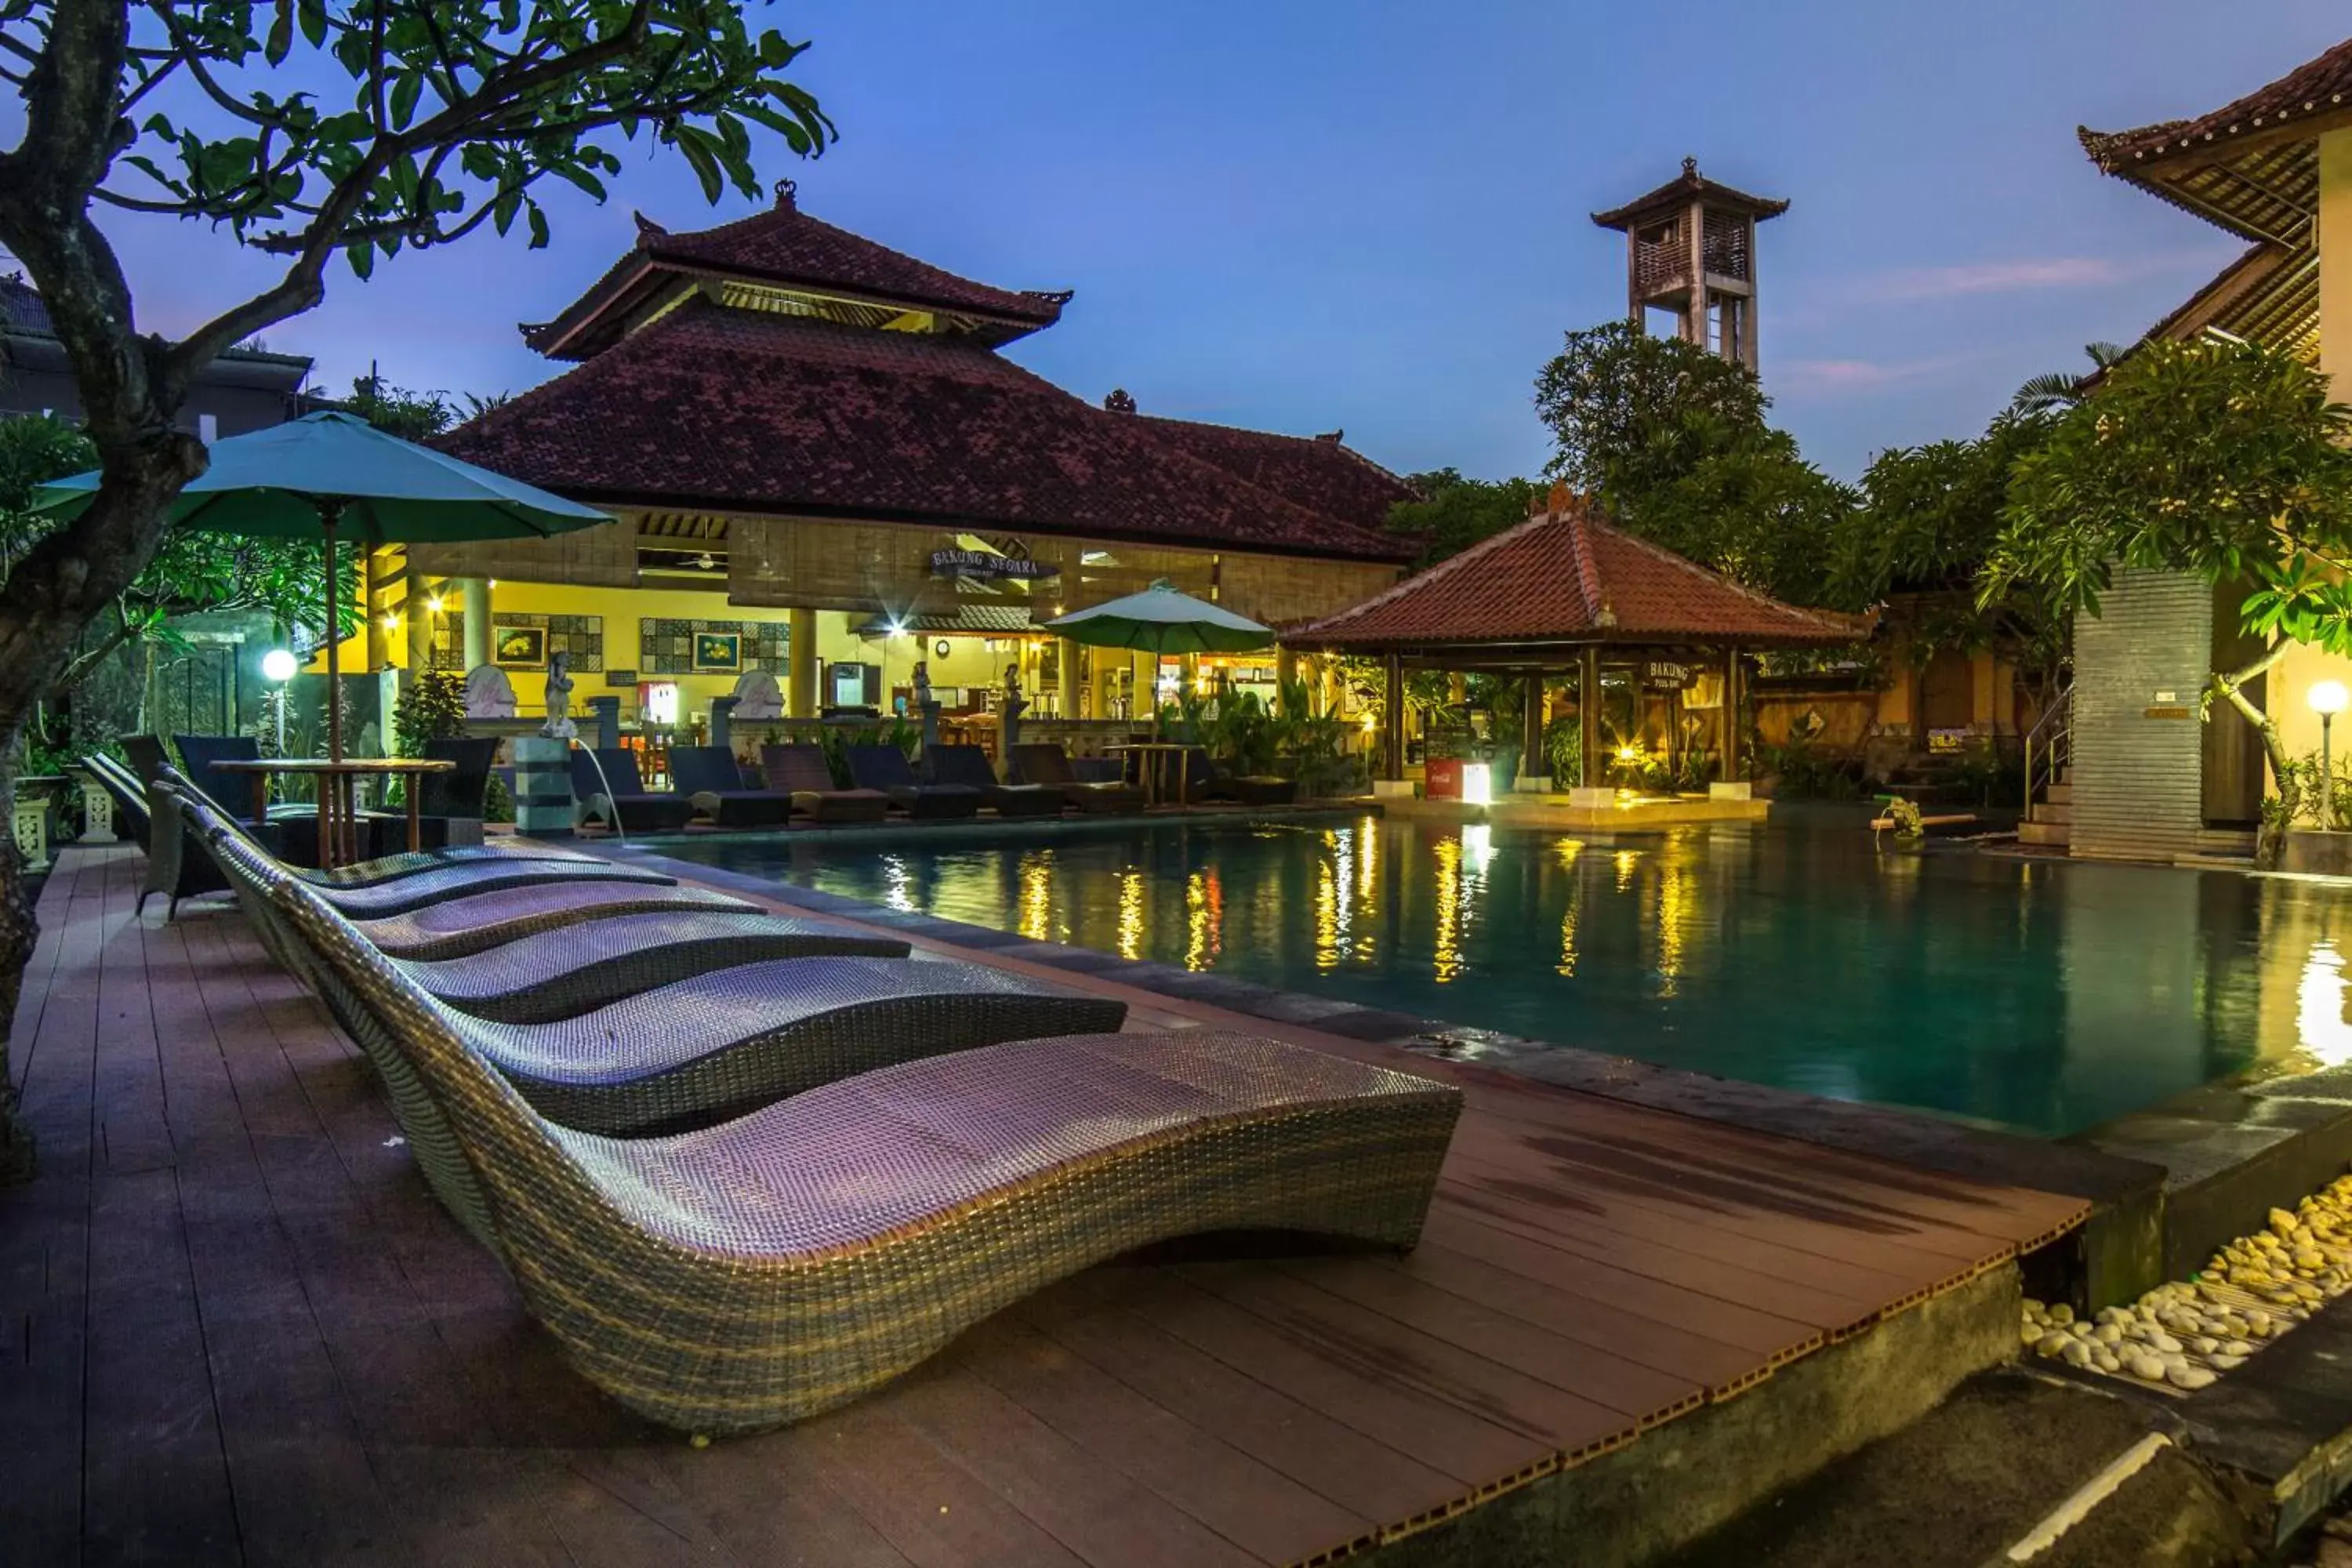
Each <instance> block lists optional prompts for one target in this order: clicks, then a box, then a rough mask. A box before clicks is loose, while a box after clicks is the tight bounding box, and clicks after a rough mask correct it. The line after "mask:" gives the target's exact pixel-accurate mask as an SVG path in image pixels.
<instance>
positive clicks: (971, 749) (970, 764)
mask: <svg viewBox="0 0 2352 1568" xmlns="http://www.w3.org/2000/svg"><path fill="white" fill-rule="evenodd" d="M923 761H924V762H925V763H929V765H930V770H931V777H932V779H933V781H934V782H936V783H939V784H969V785H971V787H972V788H973V789H976V790H978V791H979V792H980V804H981V805H982V806H983V807H986V808H987V809H989V810H992V811H993V812H995V813H996V815H997V816H1061V815H1062V805H1063V802H1062V792H1061V791H1060V790H1057V789H1055V788H1054V787H1053V786H1052V785H1050V784H999V783H997V782H996V770H995V769H994V768H992V767H990V766H989V765H988V753H987V752H983V751H982V750H981V749H980V748H979V747H978V746H933V747H931V748H930V749H929V750H928V751H926V752H924V753H923Z"/></svg>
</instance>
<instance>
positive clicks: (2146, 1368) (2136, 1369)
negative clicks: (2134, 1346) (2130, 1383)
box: [2124, 1351, 2164, 1383]
mask: <svg viewBox="0 0 2352 1568" xmlns="http://www.w3.org/2000/svg"><path fill="white" fill-rule="evenodd" d="M2124 1366H2125V1368H2126V1370H2127V1371H2129V1372H2130V1373H2131V1374H2132V1375H2133V1376H2134V1377H2136V1378H2138V1379H2139V1380H2140V1381H2141V1382H2142V1383H2162V1382H2163V1381H2164V1363H2162V1362H2160V1361H2158V1360H2157V1358H2156V1357H2154V1356H2152V1355H2149V1354H2148V1353H2147V1352H2145V1351H2142V1352H2137V1353H2136V1354H2134V1355H2133V1356H2132V1358H2131V1359H2130V1360H2129V1361H2126V1363H2124Z"/></svg>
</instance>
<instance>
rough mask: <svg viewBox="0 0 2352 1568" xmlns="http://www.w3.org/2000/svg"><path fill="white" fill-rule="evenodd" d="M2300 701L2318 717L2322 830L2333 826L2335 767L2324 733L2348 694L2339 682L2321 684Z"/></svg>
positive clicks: (2350, 694) (2351, 698) (2351, 696)
mask: <svg viewBox="0 0 2352 1568" xmlns="http://www.w3.org/2000/svg"><path fill="white" fill-rule="evenodd" d="M2303 700H2305V702H2308V703H2310V704H2311V710H2312V711H2313V712H2314V713H2316V714H2318V715H2319V826H2320V827H2321V828H2322V830H2326V829H2329V828H2333V827H2334V826H2336V767H2335V763H2334V761H2333V759H2331V758H2330V757H2329V756H2328V750H2329V747H2328V742H2329V740H2330V739H2331V737H2330V736H2329V734H2328V730H2329V728H2330V727H2331V726H2332V725H2333V724H2334V723H2335V722H2336V715H2337V714H2338V713H2341V712H2343V711H2344V708H2345V704H2346V703H2347V702H2352V692H2347V691H2346V690H2345V689H2344V683H2343V682H2342V681H2340V680H2322V681H2319V682H2317V683H2315V685H2314V686H2313V687H2312V689H2310V690H2309V691H2307V692H2305V693H2304V698H2303Z"/></svg>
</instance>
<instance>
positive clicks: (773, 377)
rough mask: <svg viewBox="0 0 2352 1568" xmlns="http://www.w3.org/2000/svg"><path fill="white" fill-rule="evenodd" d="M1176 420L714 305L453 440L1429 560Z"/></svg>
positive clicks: (608, 480)
mask: <svg viewBox="0 0 2352 1568" xmlns="http://www.w3.org/2000/svg"><path fill="white" fill-rule="evenodd" d="M836 232H838V231H836ZM877 248H878V247H877ZM1166 423H1167V422H1165V421H1157V420H1146V419H1139V418H1138V417H1136V416H1133V415H1128V414H1115V413H1111V412H1109V411H1108V410H1105V409H1101V408H1097V407H1095V406H1093V405H1089V404H1087V403H1085V402H1083V401H1081V400H1080V399H1078V398H1076V397H1073V396H1072V395H1069V394H1068V393H1066V392H1064V391H1063V390H1062V389H1061V388H1059V387H1057V386H1055V385H1054V384H1052V383H1050V382H1047V381H1045V380H1044V379H1043V378H1041V377H1039V376H1036V375H1034V374H1031V373H1030V372H1028V371H1025V370H1024V369H1022V368H1021V367H1020V366H1018V365H1016V364H1013V363H1011V362H1010V361H1008V360H1005V359H1003V357H1001V356H1000V355H998V354H996V353H992V352H991V350H990V349H989V348H988V347H987V346H985V344H983V343H982V342H978V341H976V340H974V339H973V338H971V337H970V336H963V335H950V334H942V333H933V332H905V331H876V330H873V329H870V328H865V327H857V326H850V325H844V324H841V323H837V322H834V321H822V320H818V319H814V318H811V317H806V316H793V315H784V314H778V313H774V312H767V311H760V310H731V309H728V308H725V307H723V306H720V305H719V304H717V303H715V302H713V301H711V300H706V299H699V298H698V299H693V300H688V301H686V302H685V303H683V304H681V305H679V306H678V307H677V308H676V309H675V310H670V311H669V312H668V313H667V314H666V315H663V316H661V317H659V318H658V319H657V320H655V321H652V322H650V323H649V324H647V325H646V326H644V327H642V328H641V329H639V330H637V331H634V332H631V333H629V334H628V335H626V336H625V337H622V338H620V339H619V340H618V341H616V342H614V343H613V344H612V346H610V347H608V348H605V349H604V350H603V351H602V352H601V353H597V354H595V355H594V356H593V358H591V359H589V360H588V361H587V362H586V363H583V364H580V365H578V366H576V367H574V368H573V369H572V370H570V371H568V372H567V373H565V374H562V375H561V376H558V377H557V378H556V379H554V380H553V381H551V382H548V383H546V384H543V385H541V386H539V387H537V388H535V389H533V390H531V391H530V392H527V393H524V394H522V395H520V396H518V397H516V398H514V399H513V400H512V401H510V402H509V403H507V404H505V405H501V406H500V407H499V408H496V409H493V410H491V411H490V412H489V413H488V414H485V415H483V416H480V417H479V418H477V419H475V420H473V421H472V422H470V423H468V424H467V425H465V426H461V427H459V428H458V429H457V430H455V431H453V432H451V433H450V434H449V435H448V436H447V437H444V438H443V439H442V441H441V442H440V443H439V444H440V445H441V446H442V447H444V448H445V449H446V450H448V451H450V452H452V453H454V454H455V455H457V456H458V457H461V458H465V459H466V460H467V461H469V462H476V463H480V464H483V465H484V466H486V467H488V468H494V469H496V470H498V471H499V472H501V473H507V474H512V475H513V476H515V477H516V478H517V479H524V480H527V481H529V482H530V483H532V484H536V485H540V486H542V487H545V488H547V489H553V490H557V491H560V492H562V493H564V494H567V495H572V496H575V497H578V498H580V499H583V500H590V501H594V502H598V503H603V504H611V505H615V506H647V507H662V508H677V509H681V510H714V511H724V510H744V511H760V512H770V513H783V514H792V515H797V516H806V517H828V516H830V517H850V518H860V519H869V520H873V521H901V522H936V523H939V524H941V525H945V526H955V527H961V528H969V529H977V530H983V531H1013V532H1031V531H1043V532H1052V533H1060V534H1067V535H1077V536H1082V537H1089V538H1104V539H1118V540H1130V541H1151V542H1169V543H1183V544H1197V545H1205V546H1209V547H1213V548H1217V547H1222V548H1226V549H1235V550H1247V551H1261V552H1270V553H1277V554H1297V555H1322V556H1334V557H1341V558H1350V559H1360V560H1369V561H1402V560H1406V559H1409V558H1410V557H1411V556H1412V553H1413V548H1414V547H1413V544H1412V542H1410V541H1403V540H1399V539H1397V538H1395V537H1393V536H1391V535H1386V534H1383V533H1381V532H1379V531H1377V530H1376V528H1374V527H1369V526H1362V525H1360V523H1359V522H1358V521H1349V520H1345V519H1342V518H1341V517H1338V516H1334V515H1330V514H1329V513H1327V512H1324V511H1321V510H1313V509H1310V508H1308V507H1306V506H1301V505H1298V504H1297V503H1296V502H1295V501H1293V500H1286V499H1285V495H1284V494H1283V493H1276V491H1275V490H1274V489H1262V488H1260V487H1259V486H1258V485H1255V484H1252V483H1249V482H1248V481H1247V480H1245V479H1243V478H1241V477H1239V476H1237V475H1236V474H1235V473H1234V472H1231V471H1229V470H1228V469H1227V468H1225V467H1223V466H1220V465H1218V464H1215V463H1212V462H1207V461H1203V460H1202V459H1201V458H1197V457H1195V456H1192V454H1191V453H1190V452H1188V451H1187V450H1185V449H1184V448H1183V447H1182V445H1181V443H1180V442H1179V441H1176V440H1170V439H1162V438H1160V436H1159V435H1155V433H1154V432H1155V430H1156V429H1158V428H1159V427H1160V426H1164V425H1165V424H1166ZM1335 504H1336V503H1335ZM1382 510H1385V509H1384V508H1383V509H1382ZM1377 520H1378V519H1377V514H1375V515H1373V516H1372V517H1371V518H1370V519H1369V520H1368V521H1373V522H1377Z"/></svg>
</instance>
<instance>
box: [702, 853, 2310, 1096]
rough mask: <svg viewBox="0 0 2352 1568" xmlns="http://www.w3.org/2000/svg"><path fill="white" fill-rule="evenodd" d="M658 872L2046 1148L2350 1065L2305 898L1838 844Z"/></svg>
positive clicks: (714, 861)
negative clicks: (842, 900)
mask: <svg viewBox="0 0 2352 1568" xmlns="http://www.w3.org/2000/svg"><path fill="white" fill-rule="evenodd" d="M663 850H664V852H665V853H668V854H673V855H676V856H677V857H678V858H686V859H693V860H698V861H701V862H703V863H706V864H710V865H715V866H719V867H723V868H727V869H730V870H733V871H738V872H744V873H748V874H751V875H754V876H759V877H764V878H768V879H776V880H782V881H786V882H791V883H794V884H798V885H800V886H803V887H809V888H815V889H823V890H824V891H827V892H831V893H836V894H841V895H844V896H846V897H850V898H855V899H860V900H866V901H868V902H872V903H877V904H885V905H889V906H892V907H895V908H898V909H901V910H920V911H922V912H925V913H929V914H933V915H938V916H941V917H944V918H946V919H950V920H959V921H970V922H971V923H974V924H978V925H985V926H992V927H995V928H997V929H1000V930H1004V931H1018V932H1020V933H1022V934H1024V935H1027V936H1032V937H1036V938H1040V939H1044V940H1050V941H1055V942H1070V943H1074V944H1076V945H1080V946H1085V947H1091V948H1097V949H1100V950H1102V951H1104V952H1115V953H1118V954H1120V955H1122V956H1125V957H1129V958H1139V959H1153V960H1157V961H1160V962H1161V963H1171V964H1181V965H1183V966H1186V967H1189V968H1192V969H1202V970H1213V971H1215V972H1217V973H1223V974H1229V975H1233V976H1236V977H1239V978H1243V979H1247V980H1254V981H1257V982H1259V983H1261V984H1268V985H1273V986H1276V987H1279V988H1281V989H1284V990H1287V991H1298V992H1307V993H1313V994H1324V995H1328V996H1332V997H1336V998H1339V999H1343V1000H1346V1001H1350V1002H1357V1003H1361V1004H1363V1005H1368V1006H1374V1007H1382V1008H1394V1009H1397V1010H1400V1011H1403V1012H1410V1013H1415V1014H1420V1015H1423V1016H1429V1017H1435V1018H1444V1019H1447V1020H1450V1021H1454V1022H1457V1023H1462V1024H1469V1025H1475V1026H1482V1027H1486V1028H1490V1029H1496V1030H1502V1031H1506V1032H1508V1033H1510V1034H1515V1035H1523V1036H1529V1037H1536V1038H1538V1039H1541V1040H1546V1041H1552V1042H1557V1043H1559V1044H1560V1045H1567V1046H1577V1047H1587V1048H1590V1049H1592V1050H1599V1051H1607V1052H1612V1053H1615V1054H1619V1055H1624V1056H1632V1057H1638V1058H1643V1059H1644V1060H1648V1061H1653V1062H1658V1063H1661V1064H1664V1065H1666V1066H1670V1067H1679V1068H1694V1069H1696V1070H1699V1071H1703V1072H1709V1073H1717V1074H1720V1075H1722V1076H1724V1077H1727V1078H1735V1079H1747V1080H1748V1081H1751V1082H1757V1083H1765V1084H1771V1085H1776V1086H1779V1087H1781V1088H1786V1089H1799V1090H1802V1091H1805V1092H1807V1093H1811V1094H1820V1095H1829V1096H1832V1097H1835V1098H1838V1099H1843V1100H1867V1101H1871V1102H1874V1103H1878V1104H1885V1105H1898V1106H1908V1107H1913V1108H1916V1109H1923V1110H1933V1111H1937V1112H1940V1113H1943V1114H1947V1115H1951V1116H1957V1117H1962V1118H1967V1119H1969V1120H1973V1121H1981V1122H1986V1123H1990V1124H1994V1125H1999V1126H2002V1127H2007V1128H2011V1129H2014V1130H2017V1131H2031V1132H2037V1133H2042V1134H2047V1135H2061V1134H2065V1133H2071V1132H2075V1131H2081V1130H2083V1129H2084V1128H2087V1127H2091V1126H2094V1125H2095V1124H2097V1123H2099V1122H2102V1121H2106V1120H2108V1119H2110V1118H2112V1117H2114V1116H2116V1115H2119V1114H2121V1113H2123V1112H2125V1111H2127V1110H2136V1109H2138V1108H2140V1107H2143V1106H2146V1105H2148V1104H2150V1103H2152V1102H2154V1101H2156V1100H2161V1099H2164V1098H2165V1097H2167V1096H2168V1095H2172V1094H2175V1093H2179V1092H2180V1091H2182V1090H2184V1089H2192V1088H2194V1087H2196V1086H2198V1085H2200V1084H2203V1083H2207V1082H2210V1081H2211V1080H2213V1079H2218V1078H2223V1077H2227V1076H2230V1075H2232V1074H2237V1073H2242V1072H2246V1071H2249V1070H2253V1069H2261V1068H2268V1067H2273V1066H2275V1067H2287V1066H2308V1065H2311V1064H2312V1063H2313V1062H2314V1061H2317V1062H2322V1063H2326V1062H2335V1061H2342V1060H2347V1059H2352V1027H2347V1024H2346V1021H2345V999H2346V992H2345V984H2346V980H2345V974H2344V962H2343V959H2342V957H2341V953H2342V952H2343V950H2344V948H2345V946H2346V944H2347V942H2352V931H2338V929H2337V928H2338V926H2339V924H2341V923H2343V921H2344V920H2345V912H2344V911H2345V910H2346V909H2347V908H2352V905H2347V903H2346V902H2345V900H2344V899H2343V896H2342V895H2341V894H2340V893H2338V892H2336V890H2335V889H2330V888H2326V887H2321V886H2316V885H2313V884H2309V883H2304V882H2297V881H2292V880H2285V879H2274V878H2249V877H2246V876H2242V875H2241V874H2239V873H2236V872H2231V871H2209V872H2197V871H2187V870H2169V869H2162V868H2141V867H2126V866H2100V865H2091V864H2073V863H2053V862H2028V861H2019V860H2012V859H2002V858H1989V857H1983V856H1976V855H1965V854H1959V855H1952V854H1932V855H1916V854H1905V853H1895V852H1891V851H1890V852H1886V853H1880V852H1877V851H1875V850H1874V848H1873V847H1872V844H1871V841H1870V836H1869V835H1868V834H1867V833H1866V832H1864V831H1863V830H1862V829H1860V828H1859V827H1856V826H1847V825H1843V824H1841V825H1838V826H1826V825H1825V826H1816V827H1802V826H1800V827H1780V826H1774V827H1770V828H1750V827H1747V826H1717V827H1707V828H1694V829H1691V830H1689V831H1686V832H1683V833H1677V834H1674V835H1670V836H1667V837H1654V838H1641V839H1628V840H1622V841H1619V842H1616V843H1603V842H1597V841H1594V842H1588V841H1585V840H1580V839H1579V838H1576V837H1570V836H1567V835H1562V834H1558V833H1547V832H1536V831H1525V832H1521V831H1509V830H1504V829H1496V828H1487V827H1483V826H1470V827H1444V826H1433V825H1429V824H1417V823H1412V822H1405V821H1396V820H1383V819H1381V818H1379V817H1374V816H1361V817H1358V816H1344V817H1335V818H1328V819H1290V820H1283V821H1266V822H1258V823H1252V822H1248V821H1244V820H1239V819H1234V818H1217V819H1199V818H1195V819H1192V820H1189V821H1162V822H1151V823H1127V824H1108V825H1103V826H1076V825H1073V826H1063V827H1048V828H1045V829H1043V830H1030V831H1024V830H1020V829H1014V828H1001V829H999V828H983V829H978V830H950V831H944V832H921V831H915V832H908V833H904V834H894V835H889V836H887V837H848V836H838V835H835V836H811V837H804V838H767V839H751V838H728V839H720V838H710V839H704V840H689V841H686V842H683V843H678V842H673V843H669V844H665V845H664V846H663Z"/></svg>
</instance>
